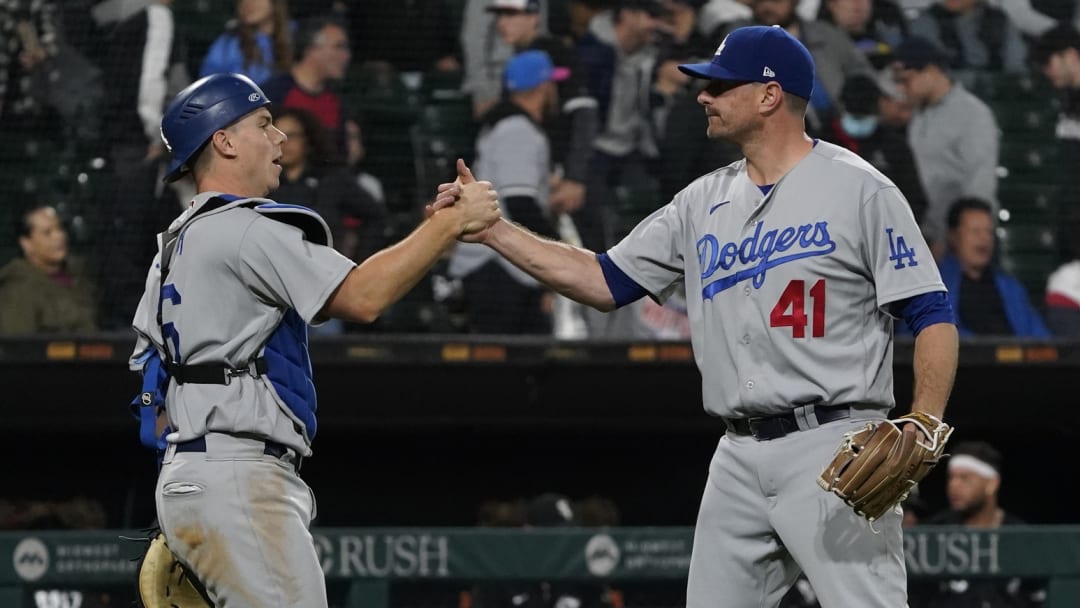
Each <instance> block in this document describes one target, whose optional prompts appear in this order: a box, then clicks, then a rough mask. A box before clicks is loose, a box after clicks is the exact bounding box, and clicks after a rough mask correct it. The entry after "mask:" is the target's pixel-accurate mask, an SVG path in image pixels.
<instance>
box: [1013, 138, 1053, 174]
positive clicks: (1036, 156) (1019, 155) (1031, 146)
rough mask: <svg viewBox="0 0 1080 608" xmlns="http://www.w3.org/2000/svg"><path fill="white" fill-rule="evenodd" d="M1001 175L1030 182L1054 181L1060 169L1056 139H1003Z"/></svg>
mask: <svg viewBox="0 0 1080 608" xmlns="http://www.w3.org/2000/svg"><path fill="white" fill-rule="evenodd" d="M998 166H999V171H998V172H999V177H1001V178H1003V179H1013V180H1016V181H1026V182H1030V183H1040V182H1041V183H1052V182H1053V181H1055V180H1056V178H1057V174H1058V171H1059V166H1058V145H1057V142H1056V141H1053V140H1050V141H1042V142H1038V143H1028V142H1019V141H1014V140H1002V142H1001V149H1000V151H999V155H998Z"/></svg>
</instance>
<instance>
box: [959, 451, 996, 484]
mask: <svg viewBox="0 0 1080 608" xmlns="http://www.w3.org/2000/svg"><path fill="white" fill-rule="evenodd" d="M954 469H960V470H963V471H971V472H972V473H975V474H976V475H978V476H979V477H985V478H987V479H997V478H998V477H1000V475H999V474H998V472H997V469H995V468H994V467H992V466H990V464H988V463H987V462H986V461H983V460H979V459H978V458H976V457H974V456H969V455H967V454H959V455H957V456H950V457H949V470H950V471H952V470H954Z"/></svg>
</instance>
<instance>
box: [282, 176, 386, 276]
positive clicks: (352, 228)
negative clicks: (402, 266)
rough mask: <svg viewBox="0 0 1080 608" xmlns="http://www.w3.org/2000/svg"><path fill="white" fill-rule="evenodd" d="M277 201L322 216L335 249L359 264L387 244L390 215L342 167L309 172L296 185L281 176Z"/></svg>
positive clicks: (295, 182)
mask: <svg viewBox="0 0 1080 608" xmlns="http://www.w3.org/2000/svg"><path fill="white" fill-rule="evenodd" d="M272 196H273V197H274V200H277V201H279V202H282V203H288V204H294V205H303V206H305V207H310V208H311V209H314V210H315V211H317V212H318V213H319V215H321V216H322V218H323V219H324V220H326V223H327V225H329V226H330V230H331V232H332V234H333V235H334V248H335V249H337V250H338V251H339V252H341V253H342V254H343V255H346V256H348V257H349V258H351V259H353V260H355V261H357V262H359V261H362V260H364V259H365V258H367V257H368V256H370V255H371V254H373V253H375V252H376V251H378V250H379V249H382V248H383V247H384V246H386V245H387V244H388V243H386V229H387V212H386V208H385V207H384V206H383V205H381V204H380V203H379V202H378V201H376V200H375V199H374V198H373V197H372V196H371V195H370V194H368V193H367V192H366V191H365V190H364V189H362V188H360V186H359V185H357V183H356V178H355V177H354V176H353V175H352V174H351V173H349V172H348V171H347V170H345V169H344V168H341V167H334V168H327V169H317V170H312V169H308V170H307V171H305V172H304V174H303V175H301V176H300V178H299V179H297V180H296V181H289V179H288V178H287V177H286V176H285V173H284V172H282V174H281V185H280V186H278V189H277V190H275V191H274V193H273V195H272Z"/></svg>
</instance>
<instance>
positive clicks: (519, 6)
mask: <svg viewBox="0 0 1080 608" xmlns="http://www.w3.org/2000/svg"><path fill="white" fill-rule="evenodd" d="M487 11H488V12H489V13H539V12H540V0H491V4H489V5H488V7H487Z"/></svg>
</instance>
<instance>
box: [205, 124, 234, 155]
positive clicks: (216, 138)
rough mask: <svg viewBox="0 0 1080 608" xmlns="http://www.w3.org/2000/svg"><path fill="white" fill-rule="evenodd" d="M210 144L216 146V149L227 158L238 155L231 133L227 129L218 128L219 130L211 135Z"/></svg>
mask: <svg viewBox="0 0 1080 608" xmlns="http://www.w3.org/2000/svg"><path fill="white" fill-rule="evenodd" d="M210 145H212V146H214V149H215V150H217V152H218V153H219V154H221V155H222V156H224V157H226V158H233V157H234V156H236V149H235V148H234V146H233V141H232V137H231V133H230V132H229V131H228V130H227V129H218V130H217V131H214V134H213V135H211V136H210Z"/></svg>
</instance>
